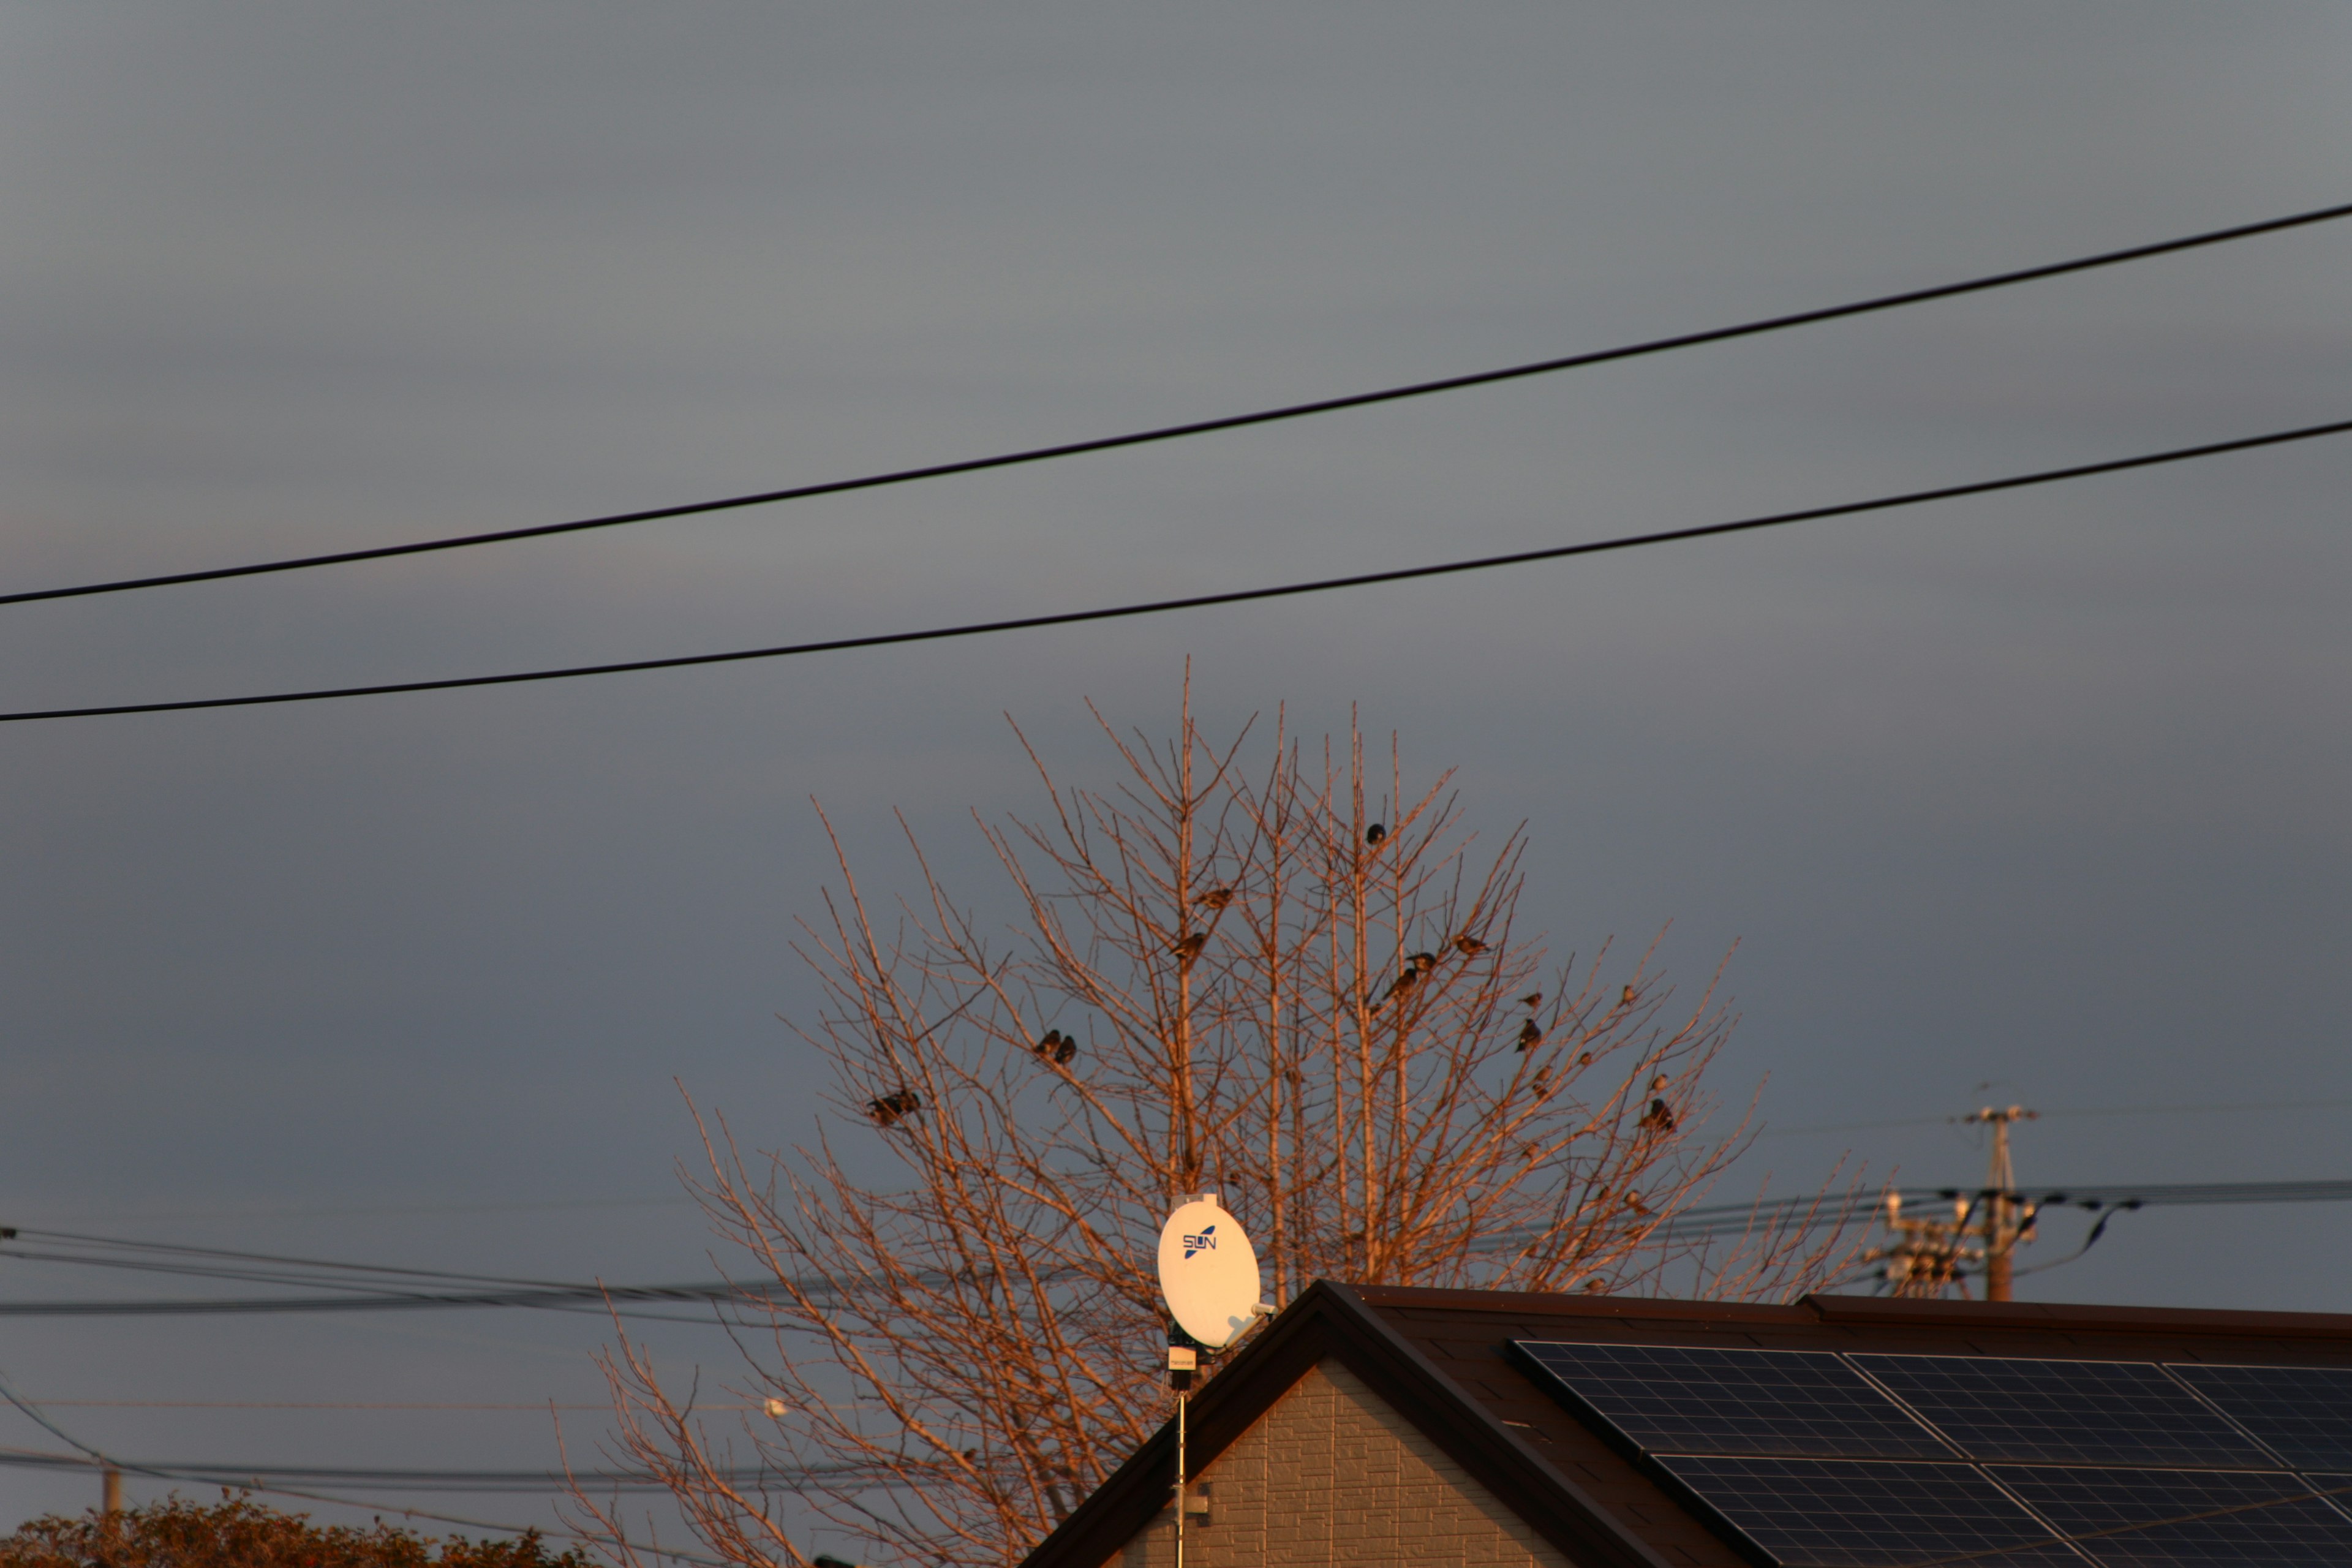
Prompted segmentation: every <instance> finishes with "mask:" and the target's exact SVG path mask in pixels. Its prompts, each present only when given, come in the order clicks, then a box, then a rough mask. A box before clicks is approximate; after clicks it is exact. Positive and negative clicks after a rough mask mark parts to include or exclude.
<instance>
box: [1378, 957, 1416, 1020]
mask: <svg viewBox="0 0 2352 1568" xmlns="http://www.w3.org/2000/svg"><path fill="white" fill-rule="evenodd" d="M1420 978H1421V971H1420V970H1418V969H1415V968H1413V967H1412V965H1411V964H1407V965H1406V966H1405V967H1404V968H1403V969H1402V971H1400V972H1399V973H1398V974H1397V977H1396V979H1395V980H1393V981H1391V983H1390V984H1389V988H1388V989H1387V990H1385V991H1383V992H1381V996H1380V1000H1379V1001H1377V1002H1375V1003H1373V1004H1372V1011H1373V1012H1375V1013H1377V1012H1379V1011H1380V1010H1381V1008H1383V1007H1385V1006H1387V1005H1389V999H1390V998H1391V997H1392V996H1394V995H1395V994H1397V993H1398V992H1400V991H1410V990H1412V987H1413V983H1414V982H1416V981H1418V980H1419V979H1420Z"/></svg>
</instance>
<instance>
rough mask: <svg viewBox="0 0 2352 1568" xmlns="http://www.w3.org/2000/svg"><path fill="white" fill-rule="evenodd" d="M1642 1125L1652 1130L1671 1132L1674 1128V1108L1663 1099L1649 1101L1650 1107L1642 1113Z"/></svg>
mask: <svg viewBox="0 0 2352 1568" xmlns="http://www.w3.org/2000/svg"><path fill="white" fill-rule="evenodd" d="M1642 1125H1643V1126H1644V1127H1646V1128H1648V1129H1649V1130H1650V1131H1653V1132H1672V1131H1674V1130H1675V1112H1674V1108H1673V1107H1671V1106H1669V1105H1668V1104H1667V1103H1666V1102H1665V1101H1664V1100H1652V1101H1650V1109H1649V1110H1645V1111H1643V1113H1642Z"/></svg>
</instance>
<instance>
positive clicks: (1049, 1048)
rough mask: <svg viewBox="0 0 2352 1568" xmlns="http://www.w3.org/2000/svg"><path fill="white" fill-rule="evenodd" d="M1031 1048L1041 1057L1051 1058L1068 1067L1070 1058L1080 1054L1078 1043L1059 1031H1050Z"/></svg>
mask: <svg viewBox="0 0 2352 1568" xmlns="http://www.w3.org/2000/svg"><path fill="white" fill-rule="evenodd" d="M1031 1048H1032V1049H1034V1051H1035V1052H1036V1053H1037V1054H1038V1055H1039V1056H1041V1057H1047V1058H1052V1059H1053V1060H1054V1061H1056V1062H1059V1063H1061V1064H1062V1065H1064V1066H1067V1065H1068V1064H1069V1060H1070V1058H1072V1057H1075V1056H1076V1055H1077V1054H1078V1042H1077V1041H1076V1040H1074V1039H1072V1038H1070V1037H1069V1036H1067V1035H1066V1034H1064V1033H1062V1031H1061V1030H1059V1029H1048V1030H1046V1031H1045V1038H1044V1039H1042V1040H1040V1041H1038V1042H1037V1043H1036V1045H1035V1046H1034V1047H1031Z"/></svg>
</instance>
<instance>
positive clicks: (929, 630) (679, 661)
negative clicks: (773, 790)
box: [0, 419, 2352, 724]
mask: <svg viewBox="0 0 2352 1568" xmlns="http://www.w3.org/2000/svg"><path fill="white" fill-rule="evenodd" d="M2347 431H2352V420H2345V419H2339V420H2336V421H2333V422H2331V423H2329V424H2326V425H2309V426H2302V427H2300V428H2298V429H2293V430H2278V431H2273V432H2271V433H2270V434H2268V435H2263V436H2246V437H2239V438H2237V439H2235V440H2229V441H2211V442H2205V443H2202V444H2200V445H2198V446H2194V447H2172V448H2169V449H2168V450H2165V451H2161V452H2144V453H2141V454H2139V455H2137V456H2136V457H2130V458H2109V459H2107V460H2105V461H2104V462H2097V463H2078V464H2073V465H2070V466H2068V467H2066V468H2042V469H2037V470H2035V471H2034V472H2032V473H2025V474H2011V475H2007V476H2005V477H2003V478H2000V479H1978V480H1975V481H1973V482H1971V483H1969V484H1960V485H1944V486H1938V487H1937V488H1936V489H1923V490H1907V491H1905V492H1903V493H1901V494H1899V495H1891V496H1878V497H1874V498H1873V499H1871V500H1858V501H1845V502H1842V503H1840V504H1838V505H1835V506H1822V507H1808V508H1806V509H1804V510H1799V511H1782V512H1772V513H1769V514H1767V515H1765V516H1762V517H1750V518H1741V519H1739V520H1738V521H1731V522H1714V523H1705V524H1701V525H1699V526H1697V527H1693V528H1672V529H1664V530H1661V531H1656V532H1653V533H1633V534H1624V535H1621V536H1620V537H1618V538H1615V539H1599V540H1591V541H1587V542H1584V543H1581V544H1559V545H1552V546H1549V547H1547V548H1544V549H1541V550H1517V551H1512V552H1508V553H1507V554H1502V555H1483V556H1478V557H1475V558H1473V559H1471V560H1467V561H1445V562H1438V563H1432V564H1429V565H1423V566H1403V567H1398V568H1395V569H1393V570H1391V571H1386V572H1360V573H1355V574H1350V575H1349V576H1345V577H1322V578H1316V579H1313V580H1310V581H1307V582H1302V583H1284V584H1276V585H1275V586H1272V587H1265V588H1236V589H1231V590H1228V591H1226V592H1223V593H1218V594H1191V595H1185V596H1183V597H1181V598H1175V599H1152V600H1146V601H1142V602H1140V603H1136V604H1128V605H1107V606H1104V607H1102V608H1098V609H1092V610H1066V611H1061V612H1058V613H1055V614H1051V615H1042V616H1014V617H1012V618H1010V619H1006V620H997V621H971V622H965V623H963V624H961V625H956V626H929V627H926V628H924V629H922V630H919V631H907V632H877V633H873V634H870V635H868V636H866V637H833V638H828V639H826V640H824V641H820V642H804V643H787V644H784V645H782V646H781V647H754V648H738V649H734V650H732V651H730V652H727V653H698V654H682V655H677V656H673V657H671V658H639V659H626V660H622V661H619V662H615V663H611V664H582V665H571V666H566V667H563V668H555V669H526V670H515V671H510V672H509V673H507V674H503V675H463V676H455V677H450V678H448V679H440V680H399V681H388V682H385V683H383V684H382V685H375V686H334V687H323V688H318V689H311V690H307V691H269V692H261V693H258V694H256V695H252V696H245V697H197V698H188V699H184V700H178V701H171V702H121V703H110V704H107V705H104V706H99V707H89V708H43V709H28V710H19V711H16V712H13V713H0V723H6V724H21V723H31V722H34V721H40V720H47V719H103V718H115V717H120V716H122V715H125V714H131V713H185V712H193V711H195V710H202V709H213V708H259V707H268V706H272V705H275V704H278V703H285V702H329V701H335V700H341V699H344V698H352V697H389V696H393V695H395V694H397V693H401V692H412V691H456V690H461V689H466V688H468V687H478V686H517V685H522V684H526V683H530V682H535V681H542V680H576V679H584V678H586V677H590V676H600V675H627V674H634V673H636V672H640V671H645V670H655V669H684V668H690V667H694V666H698V665H711V664H740V663H743V662H745V661H748V660H752V659H769V658H794V657H796V656H798V655H802V654H814V653H841V652H845V651H847V650H849V649H852V648H868V647H894V646H898V645H901V644H907V643H922V642H940V641H945V640H948V639H950V638H957V637H985V636H988V635H990V634H992V633H997V632H1015V631H1028V630H1034V629H1035V628H1037V627H1041V626H1075V625H1078V624H1081V623H1084V622H1087V621H1110V620H1123V619H1126V618H1129V617H1130V616H1154V615H1165V614H1167V613H1169V612H1171V611H1175V610H1197V609H1204V608H1207V607H1209V606H1211V605H1241V604H1249V603H1253V602H1255V601H1258V600H1262V599H1284V598H1292V597H1296V596H1297V595H1305V594H1328V593H1333V592H1336V591H1339V590H1340V589H1346V588H1364V587H1370V586H1374V585H1376V584H1383V583H1404V582H1411V581H1413V580H1415V579H1419V578H1423V577H1445V576H1452V575H1454V574H1458V573H1465V572H1486V571H1492V570H1494V569H1496V568H1497V567H1502V566H1521V565H1526V564H1528V563H1533V562H1538V561H1560V560H1566V559H1567V558H1569V557H1570V556H1577V555H1599V554H1604V553H1607V552H1612V551H1618V550H1634V549H1639V548H1641V547H1642V546H1643V545H1650V544H1666V543H1671V542H1675V541H1676V540H1685V539H1709V538H1714V537H1716V536H1718V535H1721V534H1728V533H1746V532H1750V531H1756V530H1759V529H1767V528H1781V527H1786V526H1787V525H1789V524H1790V523H1797V522H1811V521H1818V520H1820V519H1822V518H1831V517H1853V516H1855V515H1856V514H1858V513H1862V512H1872V511H1887V510H1894V509H1895V508H1898V507H1906V506H1921V505H1925V504H1926V503H1927V502H1929V501H1940V500H1958V499H1959V498H1961V497H1964V496H1980V495H1991V494H1994V493H1996V492H1998V491H2001V490H2017V489H2030V488H2032V487H2033V486H2036V485H2050V484H2057V483H2059V482H2061V481H2063V480H2066V479H2089V478H2092V477H2094V476H2095V475H2099V474H2116V473H2123V472H2126V471H2127V470H2129V469H2133V468H2158V467H2161V466H2163V465H2165V464H2168V463H2185V462H2189V461H2192V460H2194V459H2197V458H2215V457H2220V456H2221V455H2223V454H2225V453H2230V452H2247V451H2252V450H2254V449H2256V448H2258V447H2281V446H2285V445H2288V444H2290V443H2293V442H2297V441H2312V440H2317V439H2319V438H2320V437H2327V436H2341V435H2343V434H2345V433H2346V432H2347Z"/></svg>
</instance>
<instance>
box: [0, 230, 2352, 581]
mask: <svg viewBox="0 0 2352 1568" xmlns="http://www.w3.org/2000/svg"><path fill="white" fill-rule="evenodd" d="M2347 216H2352V205H2341V206H2332V207H2321V208H2318V209H2316V210H2315V211H2312V212H2305V213H2294V214H2291V215H2290V216H2285V217H2277V218H2269V219H2265V220H2264V221H2263V222H2261V223H2250V224H2242V225H2239V226H2236V227H2233V228H2218V229H2212V230H2210V231H2208V232H2206V233H2203V234H2192V235H2188V236H2185V237H2181V238H2178V239H2167V240H2159V241H2158V242H2157V243H2155V244H2153V245H2136V246H2132V247H2128V248H2126V249H2123V250H2109V251H2103V252H2101V253H2099V254H2098V255H2095V256H2084V257H2077V258H2074V259H2073V260H2071V261H2055V262H2051V263H2049V264H2047V265H2044V266H2041V267H2028V268H2021V269H2019V270H2016V271H2011V272H1997V273H1993V274H1990V275H1989V276H1986V277H1982V278H1971V279H1965V280H1963V281H1961V282H1958V283H1943V284H1937V285H1936V286H1935V287H1933V288H1928V289H1906V290H1905V291H1903V292H1901V293H1897V294H1881V295H1878V296H1875V297H1874V298H1872V299H1868V300H1855V301H1853V302H1852V303H1850V304H1844V305H1831V306H1826V307H1824V308H1822V309H1821V310H1799V311H1796V312H1794V313H1793V314H1790V315H1781V316H1767V317H1764V318H1762V319H1760V320H1758V321H1743V322H1740V323H1738V325H1735V326H1728V327H1714V328H1710V329H1708V330H1706V331H1696V332H1683V333H1678V334H1676V335H1675V336H1673V337H1665V338H1652V339H1649V340H1647V341H1645V342H1637V343H1627V344H1623V345H1622V346H1620V347H1617V348H1610V349H1596V350H1593V351H1591V352H1590V353H1580V354H1568V355H1565V356H1562V357H1560V358H1558V359H1546V360H1536V361H1532V362H1530V363H1526V364H1515V365H1506V366H1504V367H1502V368H1501V369H1498V370H1484V371H1476V372H1473V373H1472V374H1467V375H1452V376H1444V377H1441V378H1439V379H1438V380H1435V381H1418V382H1412V383H1409V384H1405V385H1402V386H1389V387H1382V388H1381V389H1380V390H1378V391H1375V392H1359V393H1352V394H1350V395H1347V396H1344V397H1326V398H1318V399H1317V400H1316V401H1314V402H1311V403H1293V404H1287V405H1283V406H1281V407H1278V408H1264V409H1259V410H1256V411H1255V412H1253V413H1249V414H1233V415H1227V416H1223V417H1222V418H1217V419H1200V420H1194V421H1192V422H1191V423H1188V424H1183V425H1163V426H1157V427H1155V428H1153V429H1149V430H1137V431H1131V432H1129V433H1128V434H1126V435H1122V436H1104V437H1097V438H1096V439H1094V440H1091V441H1068V442H1064V443H1061V444H1059V445H1056V446H1051V447H1027V448H1024V450H1021V451H1017V452H1002V453H998V454H996V455H994V456H992V457H986V458H965V459H963V460H961V461H960V462H953V463H931V464H927V465H924V466H922V467H919V468H894V469H890V470H887V471H886V472H883V473H877V474H864V475H860V476H859V477H857V478H856V479H831V480H827V481H825V482H824V483H820V484H813V485H798V486H794V487H792V488H790V489H774V490H761V491H758V492H755V493H753V494H750V495H739V496H727V497H724V498H722V499H720V500H707V501H691V502H688V503H687V504H685V505H683V506H665V507H650V508H647V509H646V510H642V511H624V512H614V513H611V514H609V515H607V516H603V517H586V518H580V519H576V520H574V521H570V522H548V523H541V524H538V525H536V526H534V527H530V528H507V529H499V530H495V531H490V532H487V533H467V534H459V535H457V536H454V537H452V538H447V539H427V540H419V541H415V542H410V543H407V544H383V545H376V546H373V547H372V548H370V549H365V550H341V551H336V552H331V553H329V554H324V555H299V556H289V557H287V558H284V559H281V560H277V561H260V562H254V563H247V564H246V565H242V566H215V567H211V568H208V569H206V570H204V571H200V572H173V573H166V574H161V575H157V576H152V577H125V578H120V579H117V580H115V581H112V582H106V583H84V584H77V585H75V586H73V587H67V588H33V589H26V590H25V591H23V592H21V593H15V594H0V605H22V604H29V603H31V602H33V601H35V600H38V599H76V598H84V597H88V596H89V595H98V594H125V593H129V592H131V590H133V589H137V588H163V587H170V586H173V585H175V584H186V583H211V582H217V581H219V580H221V579H223V578H227V577H256V576H260V575H263V574H268V573H273V572H299V571H304V570H307V569H309V568H310V567H314V566H346V565H350V564H352V563H354V562H360V561H383V560H387V559H389V558H391V557H393V556H396V555H426V554H431V553H433V552H437V551H443V550H465V549H470V548H472V547H473V546H475V545H480V544H505V543H509V542H512V541H515V540H519V539H544V538H547V537H549V536H550V535H552V534H559V533H582V532H585V531H589V530H591V529H600V528H619V527H622V526H624V525H625V524H629V523H636V522H655V521H661V520H663V519H666V518H673V517H694V516H698V515H700V514H702V513H706V512H715V511H733V510H740V509H741V508H744V507H753V506H768V505H772V504H773V503H776V502H779V501H790V500H809V499H811V498H813V497H816V496H829V495H845V494H847V493H848V492H850V491H853V490H871V489H885V488H887V487H889V486H893V485H908V484H916V483H919V482H920V481H922V480H925V479H947V478H949V477H950V476H952V475H956V474H977V473H983V472H986V471H987V470H989V469H992V468H1020V467H1024V466H1026V465H1028V464H1031V463H1045V462H1051V461H1053V460H1055V459H1056V458H1076V457H1083V456H1085V455H1087V454H1088V453H1093V452H1111V451H1117V450H1118V449H1119V448H1121V447H1147V446H1152V445H1156V444H1158V443H1160V442H1163V441H1177V440H1182V439H1184V438H1185V437H1192V436H1208V435H1214V434H1216V433H1218V432H1220V431H1224V430H1242V429H1246V428H1248V427H1249V426H1254V425H1274V424H1278V423H1281V422H1283V421H1286V420H1291V419H1306V418H1310V417H1312V416H1316V415H1318V414H1336V413H1339V412H1340V411H1341V410H1343V409H1349V408H1368V407H1370V406H1372V405H1376V404H1381V403H1401V402H1403V401H1405V400H1406V399H1408V398H1415V397H1430V396H1434V395H1437V394H1439V393H1443V392H1458V391H1461V390H1463V389H1464V388H1465V387H1473V386H1491V385H1493V384H1496V383H1497V382H1505V381H1519V380H1524V379H1526V378H1527V377H1529V376H1537V375H1550V374H1555V373H1557V372H1559V371H1565V370H1576V369H1580V368H1581V367H1583V366H1586V365H1595V364H1606V363H1611V362H1612V361H1616V360H1629V359H1641V358H1644V357H1646V356H1648V355H1651V354H1662V353H1672V352H1673V351H1675V350H1676V349H1687V348H1697V347H1700V346H1702V345H1704V344H1706V343H1720V342H1730V341H1732V340H1733V339H1736V338H1752V337H1759V336H1762V335H1763V334H1765V333H1768V332H1779V331H1788V330H1789V329H1790V328H1792V327H1806V326H1812V325H1815V324H1816V323H1819V322H1822V321H1839V320H1842V319H1843V318H1845V317H1849V316H1867V315H1872V314H1874V313H1876V312H1878V311H1881V310H1899V309H1901V308H1902V307H1904V306H1906V305H1923V304H1926V303H1927V302H1929V301H1931V300H1950V299H1955V298H1957V297H1958V296H1960V295H1964V294H1980V293H1984V292H1987V291H1989V290H1990V289H2008V288H2013V287H2015V286H2016V285H2018V284H2021V283H2033V282H2039V281H2040V280H2042V279H2048V278H2061V277H2064V276H2066V275H2067V274H2069V273H2074V272H2089V271H2094V270H2095V269H2097V268H2105V267H2119V266H2121V265H2123V264H2124V263H2126V262H2130V261H2144V260H2147V258H2151V257H2157V256H2169V255H2173V254H2175V253H2177V252H2179V251H2184V250H2196V249H2200V248H2202V247H2206V246H2211V245H2226V244H2228V243H2230V242H2231V241H2232V240H2239V239H2251V238H2252V237H2255V236H2257V235H2264V234H2276V233H2278V232H2280V231H2281V230H2284V229H2292V228H2303V227H2306V226H2311V225H2314V224H2322V223H2332V222H2334V221H2336V219H2338V218H2342V217H2347Z"/></svg>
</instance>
